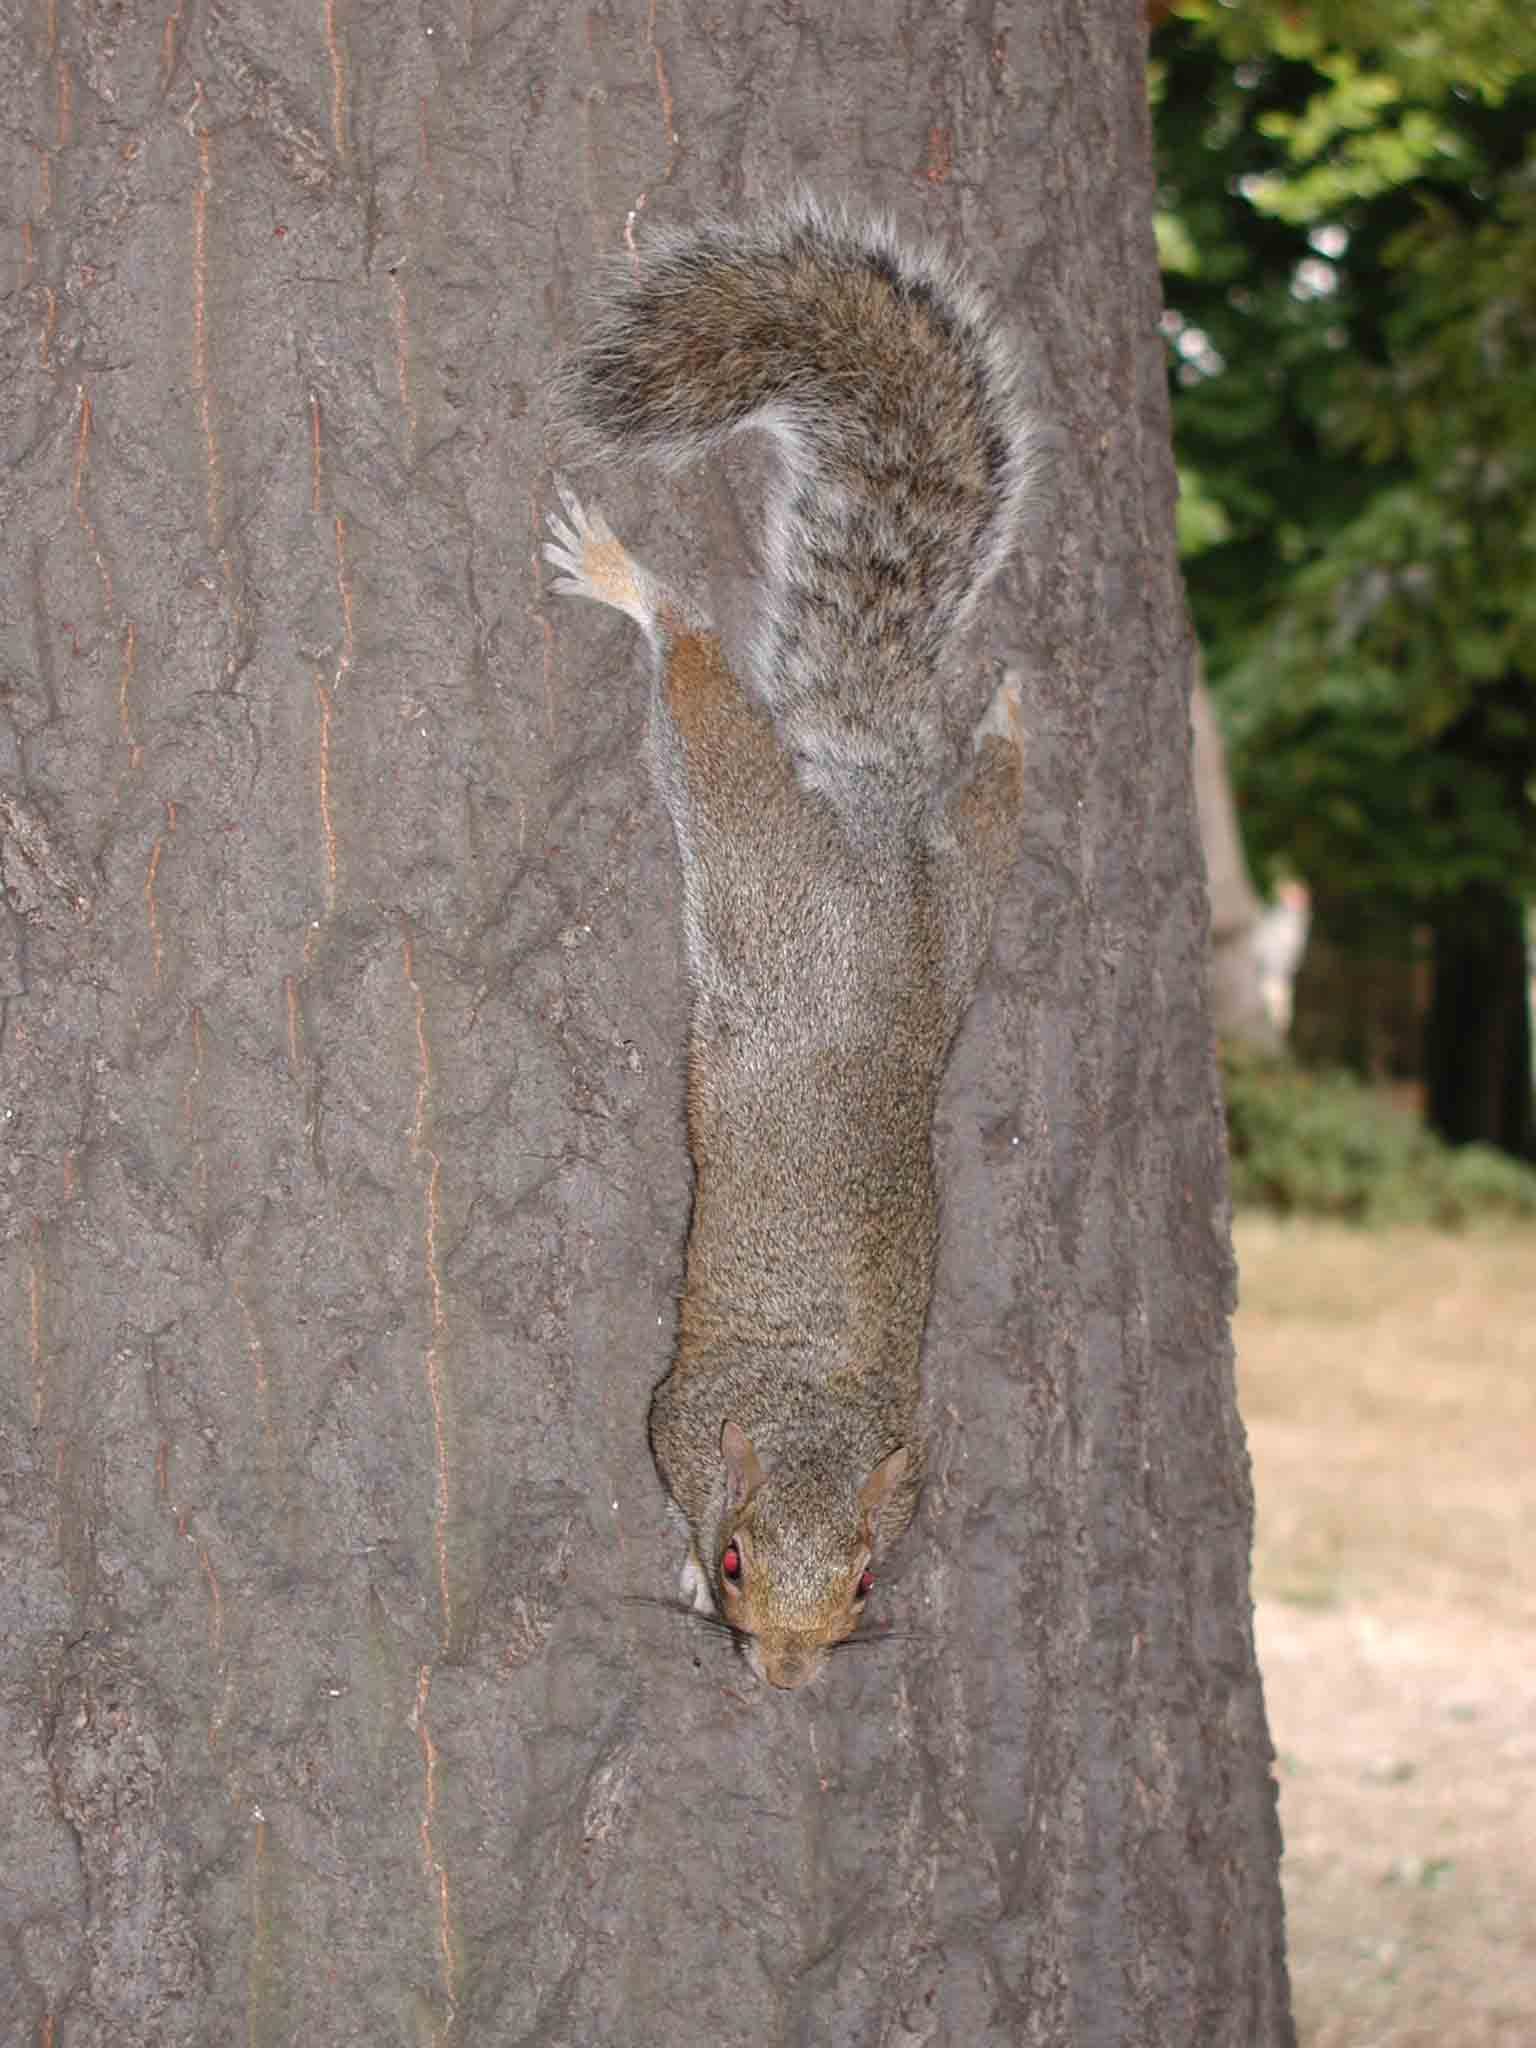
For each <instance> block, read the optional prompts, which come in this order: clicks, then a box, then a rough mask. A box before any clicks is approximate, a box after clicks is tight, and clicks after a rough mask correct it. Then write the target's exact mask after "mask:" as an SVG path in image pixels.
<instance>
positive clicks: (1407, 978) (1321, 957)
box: [1290, 888, 1428, 1082]
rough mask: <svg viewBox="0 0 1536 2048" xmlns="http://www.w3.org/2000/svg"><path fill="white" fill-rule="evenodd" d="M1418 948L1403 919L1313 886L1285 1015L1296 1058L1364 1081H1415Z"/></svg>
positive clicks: (1421, 971)
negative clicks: (1303, 947) (1308, 926)
mask: <svg viewBox="0 0 1536 2048" xmlns="http://www.w3.org/2000/svg"><path fill="white" fill-rule="evenodd" d="M1419 951H1420V948H1419V947H1418V945H1417V943H1416V939H1415V934H1414V931H1413V929H1412V927H1411V926H1409V925H1408V923H1407V922H1406V921H1399V922H1397V923H1395V924H1394V923H1392V922H1389V921H1387V920H1384V919H1383V918H1382V917H1381V916H1380V915H1379V914H1377V912H1376V911H1375V909H1374V907H1372V908H1371V909H1370V910H1369V911H1367V910H1363V909H1362V907H1361V904H1360V903H1359V901H1358V899H1356V898H1354V897H1349V896H1345V897H1340V896H1336V895H1332V894H1330V893H1329V892H1328V890H1327V889H1326V888H1324V889H1322V890H1314V892H1313V896H1312V930H1311V934H1310V936H1309V938H1308V940H1307V951H1306V957H1305V959H1304V960H1303V961H1302V965H1301V972H1300V973H1299V974H1298V976H1297V978H1296V994H1295V1009H1294V1012H1293V1015H1292V1018H1291V1033H1290V1046H1291V1051H1292V1052H1293V1053H1294V1054H1295V1055H1296V1058H1297V1059H1298V1060H1300V1061H1301V1062H1302V1064H1303V1065H1305V1066H1309V1067H1342V1068H1344V1069H1345V1070H1346V1071H1347V1072H1349V1073H1352V1074H1358V1075H1359V1076H1360V1078H1361V1079H1362V1080H1367V1081H1413V1082H1417V1081H1418V1080H1420V1079H1421V1078H1422V1075H1423V1071H1424V1048H1423V1032H1424V1004H1425V1000H1426V988H1427V980H1428V976H1427V972H1426V968H1425V964H1424V962H1423V961H1422V960H1421V959H1420V958H1419V957H1418V955H1419Z"/></svg>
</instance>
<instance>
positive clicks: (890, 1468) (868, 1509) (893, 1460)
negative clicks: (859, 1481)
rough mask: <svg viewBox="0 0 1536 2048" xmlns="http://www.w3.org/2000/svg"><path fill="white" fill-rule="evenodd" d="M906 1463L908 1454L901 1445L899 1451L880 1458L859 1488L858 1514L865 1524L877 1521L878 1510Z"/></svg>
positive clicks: (901, 1473) (896, 1482)
mask: <svg viewBox="0 0 1536 2048" xmlns="http://www.w3.org/2000/svg"><path fill="white" fill-rule="evenodd" d="M908 1462H909V1453H908V1451H907V1447H906V1445H905V1444H903V1445H902V1447H901V1449H900V1450H899V1451H892V1453H891V1455H890V1456H889V1457H888V1458H882V1459H881V1461H880V1463H879V1464H878V1465H877V1466H876V1467H875V1469H874V1471H873V1472H871V1473H870V1475H869V1477H868V1478H867V1479H866V1480H865V1482H864V1484H863V1485H862V1486H861V1487H860V1488H859V1513H860V1515H861V1516H862V1517H863V1518H864V1520H865V1521H866V1522H869V1523H874V1522H876V1521H878V1520H879V1518H880V1510H881V1508H882V1507H883V1506H884V1505H885V1503H886V1501H887V1500H888V1499H889V1498H890V1495H891V1493H892V1491H893V1489H894V1488H895V1487H896V1486H897V1484H898V1483H899V1482H900V1480H901V1479H902V1477H903V1475H904V1474H905V1472H906V1469H907V1465H908Z"/></svg>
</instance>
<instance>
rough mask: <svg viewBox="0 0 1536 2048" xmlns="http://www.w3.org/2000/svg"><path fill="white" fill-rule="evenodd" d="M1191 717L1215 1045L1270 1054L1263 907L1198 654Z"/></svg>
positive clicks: (1276, 1040)
mask: <svg viewBox="0 0 1536 2048" xmlns="http://www.w3.org/2000/svg"><path fill="white" fill-rule="evenodd" d="M1189 717H1190V729H1191V733H1192V736H1193V742H1194V764H1195V803H1196V806H1197V809H1198V814H1199V819H1200V845H1201V848H1202V850H1203V852H1204V854H1205V879H1206V887H1207V889H1208V890H1209V892H1210V900H1211V1021H1212V1022H1213V1023H1214V1025H1215V1026H1216V1035H1217V1037H1218V1038H1223V1039H1226V1040H1228V1041H1230V1042H1232V1043H1234V1044H1238V1045H1248V1046H1253V1047H1255V1048H1258V1049H1259V1050H1262V1051H1265V1052H1273V1051H1276V1050H1278V1048H1279V1045H1280V1032H1279V1030H1278V1028H1277V1026H1276V1024H1275V1020H1274V1018H1273V1017H1271V1015H1270V1013H1269V1010H1268V1008H1267V1007H1266V1005H1265V1001H1264V990H1263V985H1262V979H1261V976H1260V972H1259V956H1258V953H1257V951H1256V950H1255V947H1254V934H1255V932H1256V930H1257V928H1258V923H1259V918H1260V915H1261V907H1260V904H1259V899H1258V896H1257V895H1256V893H1255V891H1254V887H1253V883H1252V881H1251V880H1250V878H1249V874H1248V862H1247V858H1246V856H1245V855H1244V853H1243V840H1242V834H1241V833H1240V832H1239V830H1238V825H1237V806H1236V804H1235V803H1234V801H1233V798H1232V779H1231V777H1230V775H1229V774H1228V772H1227V750H1226V747H1225V745H1224V744H1223V742H1222V737H1221V727H1220V726H1219V725H1218V724H1217V722H1216V707H1215V706H1214V705H1213V704H1212V702H1211V693H1210V691H1209V690H1208V689H1207V688H1206V685H1205V677H1204V675H1203V674H1202V673H1201V666H1200V660H1199V656H1198V654H1197V655H1196V657H1195V680H1194V688H1193V690H1192V692H1191V695H1190V705H1189Z"/></svg>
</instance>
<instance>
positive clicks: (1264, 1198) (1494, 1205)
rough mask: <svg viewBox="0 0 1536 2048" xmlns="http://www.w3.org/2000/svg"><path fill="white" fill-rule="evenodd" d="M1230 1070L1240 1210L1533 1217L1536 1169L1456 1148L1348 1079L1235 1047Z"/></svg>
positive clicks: (1456, 1219)
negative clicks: (1309, 1069) (1245, 1208)
mask: <svg viewBox="0 0 1536 2048" xmlns="http://www.w3.org/2000/svg"><path fill="white" fill-rule="evenodd" d="M1223 1067H1224V1081H1225V1088H1226V1100H1227V1139H1228V1146H1229V1150H1230V1155H1231V1162H1232V1199H1233V1201H1234V1202H1235V1203H1236V1204H1237V1205H1238V1206H1240V1207H1248V1208H1260V1209H1270V1210H1274V1211H1277V1212H1278V1213H1280V1214H1282V1215H1307V1216H1330V1217H1335V1218H1339V1219H1341V1220H1343V1221H1346V1222H1351V1223H1359V1224H1363V1225H1368V1226H1376V1225H1382V1224H1390V1223H1431V1224H1435V1225H1438V1226H1440V1227H1442V1228H1446V1229H1461V1228H1465V1227H1468V1226H1470V1225H1474V1224H1479V1223H1491V1222H1509V1221H1531V1220H1536V1170H1533V1169H1531V1168H1530V1167H1527V1166H1521V1165H1519V1164H1517V1163H1516V1162H1515V1161H1514V1160H1512V1159H1509V1158H1507V1157H1506V1156H1505V1155H1504V1154H1503V1153H1502V1152H1496V1151H1494V1150H1492V1149H1491V1148H1490V1147H1489V1146H1486V1145H1465V1146H1462V1147H1460V1148H1459V1149H1452V1148H1451V1147H1450V1146H1448V1145H1445V1144H1443V1143H1442V1142H1441V1141H1440V1140H1439V1139H1438V1138H1435V1137H1433V1136H1431V1134H1430V1133H1429V1132H1428V1131H1426V1130H1425V1129H1424V1127H1423V1125H1422V1124H1421V1123H1420V1122H1419V1120H1418V1118H1417V1117H1416V1116H1414V1115H1413V1114H1412V1112H1411V1111H1409V1110H1406V1109H1400V1108H1398V1107H1397V1106H1396V1105H1395V1104H1393V1103H1392V1102H1390V1101H1389V1100H1388V1099H1387V1098H1386V1097H1385V1096H1383V1095H1382V1094H1381V1093H1380V1092H1379V1091H1378V1090H1375V1089H1372V1088H1369V1087H1367V1086H1366V1085H1365V1084H1364V1083H1363V1082H1360V1081H1357V1080H1355V1079H1353V1078H1352V1077H1351V1076H1349V1075H1345V1074H1310V1073H1305V1072H1303V1071H1302V1070H1301V1069H1300V1068H1299V1067H1296V1066H1293V1065H1291V1064H1290V1063H1289V1062H1288V1061H1284V1060H1265V1059H1260V1058H1256V1057H1255V1056H1253V1055H1252V1054H1242V1053H1238V1052H1236V1051H1231V1050H1229V1051H1228V1052H1227V1053H1226V1054H1225V1055H1224V1060H1223Z"/></svg>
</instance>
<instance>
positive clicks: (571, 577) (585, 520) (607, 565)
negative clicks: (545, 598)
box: [544, 476, 663, 637]
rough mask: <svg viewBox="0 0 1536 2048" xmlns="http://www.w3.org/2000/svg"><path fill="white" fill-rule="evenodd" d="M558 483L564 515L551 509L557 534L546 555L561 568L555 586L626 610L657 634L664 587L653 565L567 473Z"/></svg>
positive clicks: (566, 593)
mask: <svg viewBox="0 0 1536 2048" xmlns="http://www.w3.org/2000/svg"><path fill="white" fill-rule="evenodd" d="M555 489H556V491H557V492H558V494H559V497H560V503H561V504H562V505H563V506H564V508H565V518H564V519H561V518H560V517H559V516H558V515H557V514H556V513H554V512H551V513H550V514H549V515H548V519H549V530H550V532H551V533H552V534H553V535H554V538H553V540H547V541H546V542H545V543H544V559H545V561H546V562H548V563H549V564H550V565H551V567H553V568H556V569H558V570H560V571H561V573H560V575H559V576H557V577H556V578H555V581H554V584H553V585H552V588H553V589H555V590H557V591H558V592H559V593H560V595H561V596H562V597H589V598H591V599H592V600H593V601H594V602H595V603H597V604H607V605H612V607H613V608H614V610H615V611H620V612H627V613H628V614H629V616H630V617H631V618H632V619H633V620H634V621H635V622H636V624H637V625H639V626H640V627H641V628H643V630H644V631H645V632H646V633H648V634H651V635H652V636H653V637H654V634H655V630H656V620H657V616H658V613H659V612H660V610H661V605H662V599H663V592H662V589H661V586H660V584H658V583H657V581H656V579H655V578H654V577H653V576H652V575H651V573H650V571H649V570H648V569H646V568H644V567H642V565H641V564H640V563H639V562H637V561H636V560H635V558H634V556H633V555H632V554H630V552H629V551H628V549H627V548H626V547H625V545H624V543H623V542H622V541H621V540H620V539H618V537H617V536H616V535H615V533H614V531H613V529H612V528H611V527H610V526H609V524H608V522H607V520H606V519H605V518H604V517H603V515H602V513H601V512H599V511H598V510H597V509H596V507H595V506H594V508H593V509H592V510H591V511H590V512H588V511H587V510H586V509H585V507H584V506H583V505H582V502H581V500H580V499H579V498H578V497H577V495H576V493H575V492H574V491H573V490H572V489H571V487H570V485H569V484H568V483H566V481H565V479H564V478H563V477H558V476H557V477H556V478H555Z"/></svg>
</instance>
